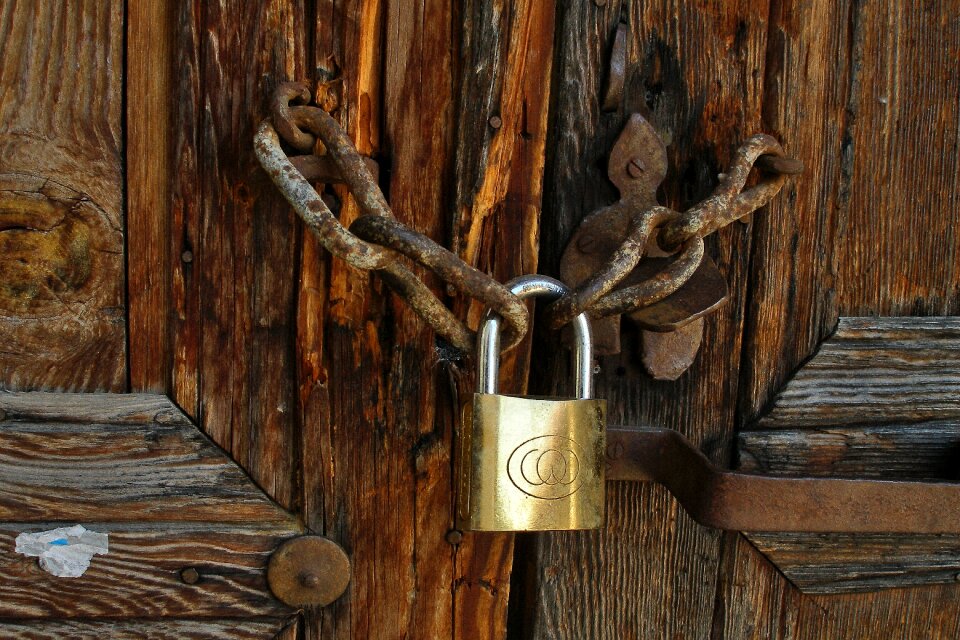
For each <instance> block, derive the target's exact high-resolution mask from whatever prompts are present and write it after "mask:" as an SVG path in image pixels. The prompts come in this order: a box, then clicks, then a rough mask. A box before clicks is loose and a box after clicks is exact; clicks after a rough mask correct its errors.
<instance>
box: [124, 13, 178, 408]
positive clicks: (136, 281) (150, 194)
mask: <svg viewBox="0 0 960 640" xmlns="http://www.w3.org/2000/svg"><path fill="white" fill-rule="evenodd" d="M176 18H177V14H176V3H175V2H173V1H171V0H162V1H161V0H157V1H154V2H133V3H130V5H129V13H128V15H127V47H126V56H127V85H126V94H127V110H126V116H127V129H126V141H127V167H126V168H127V253H128V259H127V264H128V268H127V281H128V283H129V286H128V295H127V304H128V317H129V328H128V334H129V345H130V346H129V350H130V358H129V361H130V387H131V388H132V389H133V390H136V391H151V392H157V393H167V392H169V390H170V382H171V375H170V374H171V345H170V340H171V332H170V322H171V319H172V318H171V311H172V305H171V294H172V287H171V278H172V262H171V259H170V258H171V251H172V248H173V247H172V243H171V242H170V237H171V232H172V230H173V229H172V226H171V220H170V206H171V198H170V185H171V182H172V180H171V168H172V167H171V151H172V149H173V145H174V144H175V143H174V141H173V140H172V138H173V135H171V134H173V132H174V131H175V129H174V128H173V127H171V124H172V122H171V121H172V115H173V114H172V112H173V109H174V106H173V105H174V100H175V98H177V97H179V96H177V94H176V89H175V86H174V77H175V76H174V54H173V47H174V46H175V43H176V42H177V39H176V35H177V34H176Z"/></svg>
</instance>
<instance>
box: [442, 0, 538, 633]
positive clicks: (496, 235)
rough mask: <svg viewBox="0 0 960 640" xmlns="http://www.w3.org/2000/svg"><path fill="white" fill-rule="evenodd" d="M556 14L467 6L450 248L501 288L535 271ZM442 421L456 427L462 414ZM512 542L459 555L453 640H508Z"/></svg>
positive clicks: (468, 373)
mask: <svg viewBox="0 0 960 640" xmlns="http://www.w3.org/2000/svg"><path fill="white" fill-rule="evenodd" d="M554 13H555V7H554V6H553V4H552V3H540V2H490V1H486V0H484V1H478V2H468V3H466V4H465V6H464V13H463V16H464V21H463V33H462V37H461V39H462V42H461V50H460V61H459V69H460V72H459V73H460V84H461V89H460V95H459V107H458V110H457V112H458V120H457V123H458V124H457V127H456V132H457V140H456V153H455V156H454V157H455V158H456V174H455V183H454V186H453V197H454V202H455V209H454V214H453V220H452V229H453V231H452V234H451V235H452V246H453V250H454V251H455V252H456V253H457V254H458V255H459V256H460V258H462V259H463V260H464V261H465V262H467V263H469V264H471V265H474V266H476V267H477V268H479V269H480V270H482V271H484V272H486V273H490V274H492V275H493V277H494V278H496V279H497V280H499V281H500V282H507V281H509V280H510V279H512V278H514V277H516V276H518V275H522V274H527V273H536V272H537V262H538V256H537V254H538V248H539V235H540V217H541V207H542V197H543V167H544V162H545V148H546V142H547V135H548V130H547V115H548V111H549V104H550V87H551V80H550V78H551V72H552V53H553V51H552V49H553V35H554ZM494 125H499V126H494ZM454 303H455V308H457V309H458V310H459V311H460V313H461V314H463V315H466V317H467V318H468V322H469V324H470V326H473V327H475V326H477V325H478V324H479V321H480V317H481V315H482V313H483V311H484V309H483V308H482V305H480V304H477V303H476V302H475V301H470V300H464V299H462V298H458V299H456V300H455V301H454ZM530 345H531V341H530V340H529V339H527V340H525V341H524V343H522V344H521V345H520V346H519V347H518V348H517V349H515V350H514V351H513V352H512V353H510V354H507V355H505V357H504V358H503V359H502V362H501V369H500V371H501V376H500V380H499V384H500V388H501V389H503V390H504V392H514V393H523V392H525V391H526V387H527V379H528V372H529V368H530ZM472 363H473V360H472V359H468V360H467V362H466V363H465V364H466V366H465V367H463V369H462V371H460V372H459V375H458V376H457V378H456V380H455V382H456V385H455V387H453V390H454V391H455V396H454V398H455V399H454V401H453V403H452V404H453V407H459V406H460V405H461V404H462V403H464V402H466V401H468V400H469V399H470V398H472V397H473V392H474V390H475V388H476V377H475V375H474V371H473V370H472V368H473V366H472ZM445 419H446V420H451V421H453V423H454V424H455V425H457V424H458V423H459V420H460V414H459V412H458V411H456V410H454V411H452V412H449V413H446V414H445ZM513 538H514V536H513V535H511V534H477V535H473V534H469V533H468V534H465V536H464V538H463V540H462V542H461V543H460V544H459V545H458V546H457V547H456V558H455V562H456V566H455V600H454V609H453V611H454V625H455V627H454V631H455V637H458V638H484V639H494V638H504V637H505V636H506V634H507V622H508V620H507V617H508V604H509V601H510V598H511V584H510V577H511V570H512V565H513V562H512V560H513V556H514V545H513Z"/></svg>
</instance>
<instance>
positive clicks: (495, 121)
mask: <svg viewBox="0 0 960 640" xmlns="http://www.w3.org/2000/svg"><path fill="white" fill-rule="evenodd" d="M487 124H489V125H490V127H491V128H493V129H499V128H500V127H502V126H503V120H502V119H501V118H500V116H490V119H489V120H487Z"/></svg>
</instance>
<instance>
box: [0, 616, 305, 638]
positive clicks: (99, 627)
mask: <svg viewBox="0 0 960 640" xmlns="http://www.w3.org/2000/svg"><path fill="white" fill-rule="evenodd" d="M288 624H289V625H290V626H288V627H286V628H288V629H289V628H294V630H295V627H296V625H295V624H292V623H289V622H288V621H287V620H285V619H283V618H240V619H233V620H209V619H207V620H204V619H196V620H56V621H45V620H29V621H27V620H25V621H19V622H6V621H0V634H2V636H3V637H4V638H8V639H9V640H63V638H70V639H71V640H100V639H101V638H110V640H264V639H269V638H275V637H276V638H279V637H281V636H277V630H278V629H280V628H281V627H283V626H284V625H288ZM281 633H283V632H281Z"/></svg>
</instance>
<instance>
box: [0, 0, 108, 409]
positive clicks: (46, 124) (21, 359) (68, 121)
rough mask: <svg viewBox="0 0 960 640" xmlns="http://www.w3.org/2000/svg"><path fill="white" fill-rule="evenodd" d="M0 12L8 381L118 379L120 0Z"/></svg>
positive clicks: (66, 385)
mask: <svg viewBox="0 0 960 640" xmlns="http://www.w3.org/2000/svg"><path fill="white" fill-rule="evenodd" d="M0 24H2V25H3V26H2V28H0V389H36V388H46V389H60V390H67V391H98V390H99V391H123V390H124V389H125V387H126V364H125V359H126V353H125V342H126V333H125V322H124V319H125V309H124V235H123V208H122V206H123V205H122V194H123V189H124V183H123V138H122V133H121V105H122V103H123V27H124V5H123V3H122V2H98V1H95V0H89V1H82V2H70V3H56V2H24V3H21V2H4V3H2V5H0Z"/></svg>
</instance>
